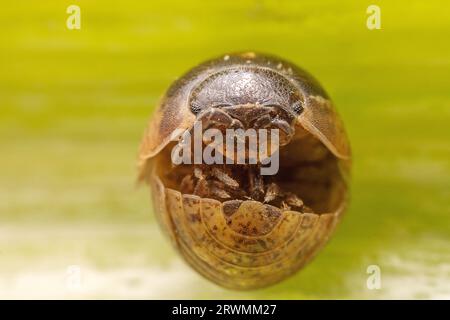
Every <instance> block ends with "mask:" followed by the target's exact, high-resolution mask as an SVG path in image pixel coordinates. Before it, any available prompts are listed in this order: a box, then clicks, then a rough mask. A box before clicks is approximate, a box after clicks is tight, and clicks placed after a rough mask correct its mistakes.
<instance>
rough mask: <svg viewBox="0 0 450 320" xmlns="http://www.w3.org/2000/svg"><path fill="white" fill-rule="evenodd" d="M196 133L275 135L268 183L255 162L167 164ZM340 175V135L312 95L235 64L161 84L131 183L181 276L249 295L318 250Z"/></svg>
mask: <svg viewBox="0 0 450 320" xmlns="http://www.w3.org/2000/svg"><path fill="white" fill-rule="evenodd" d="M196 122H201V123H202V125H203V127H202V130H206V128H215V129H217V130H220V131H221V132H225V131H226V130H227V129H242V130H247V129H251V128H253V129H255V130H256V129H258V130H259V129H268V130H273V129H278V130H279V147H278V149H277V150H278V157H279V168H278V171H277V172H276V174H272V175H262V174H261V170H259V169H260V168H261V166H262V163H260V162H259V160H258V161H257V163H256V164H255V163H244V164H242V163H236V162H233V163H230V164H228V163H225V164H217V163H213V164H206V163H204V162H196V161H191V162H190V163H189V161H188V162H187V163H174V161H173V152H174V151H173V150H174V149H176V148H177V146H180V144H181V143H182V142H183V141H184V143H185V135H186V133H187V132H190V133H191V132H192V131H193V127H194V123H196ZM201 132H202V133H203V132H205V131H201ZM258 132H259V131H258ZM194 140H195V138H194ZM203 143H204V141H202V144H203ZM274 154H275V152H274ZM350 163H351V162H350V147H349V143H348V140H347V136H346V133H345V130H344V127H343V124H342V122H341V120H340V118H339V116H338V114H337V113H336V110H335V108H334V106H333V104H332V102H331V101H330V98H329V97H328V95H327V94H326V92H325V91H324V89H323V88H322V87H321V86H320V84H319V83H318V82H317V81H316V80H315V79H314V78H313V77H312V76H311V75H309V74H308V73H307V72H305V71H304V70H302V69H300V68H299V67H297V66H295V65H294V64H292V63H290V62H287V61H285V60H283V59H280V58H278V57H274V56H269V55H264V54H256V53H253V52H245V53H236V54H229V55H225V56H221V57H219V58H217V59H213V60H210V61H207V62H205V63H202V64H200V65H199V66H197V67H195V68H193V69H192V70H191V71H189V72H188V73H187V74H185V75H184V76H183V77H181V78H180V79H178V80H176V81H175V82H174V83H173V84H172V86H171V87H170V88H169V89H168V91H167V92H166V94H165V96H164V97H163V98H162V100H161V101H160V104H159V108H158V109H157V111H156V113H155V114H154V116H153V117H152V119H151V121H150V124H149V126H148V128H147V130H146V132H145V135H144V138H143V142H142V144H141V149H140V156H139V171H140V172H139V178H140V180H142V181H145V182H146V183H148V184H149V185H150V188H151V191H152V196H153V206H154V211H155V213H156V216H157V218H158V221H159V223H160V225H161V226H162V228H163V230H164V231H165V233H166V234H167V235H168V236H169V238H170V239H171V241H172V243H173V245H174V246H175V248H176V249H177V251H178V252H179V253H180V254H181V256H182V257H183V258H184V260H185V261H186V262H187V263H188V264H189V265H191V266H192V268H194V269H195V270H196V271H198V272H199V273H200V274H201V275H203V276H204V277H206V278H207V279H209V280H211V281H213V282H215V283H217V284H219V285H221V286H223V287H227V288H233V289H254V288H260V287H265V286H269V285H271V284H274V283H277V282H279V281H281V280H283V279H285V278H287V277H288V276H290V275H292V274H294V273H295V272H296V271H298V270H299V269H301V268H302V267H303V266H304V265H305V264H306V263H308V262H309V261H310V260H311V259H312V258H313V257H314V255H315V254H316V253H317V252H318V251H319V249H320V248H321V247H322V246H323V245H324V244H325V243H326V242H327V240H328V239H329V237H330V236H331V234H332V233H333V231H334V229H335V226H336V224H337V223H338V222H339V220H340V218H341V216H342V214H343V212H344V210H345V208H346V204H347V199H348V176H349V170H350Z"/></svg>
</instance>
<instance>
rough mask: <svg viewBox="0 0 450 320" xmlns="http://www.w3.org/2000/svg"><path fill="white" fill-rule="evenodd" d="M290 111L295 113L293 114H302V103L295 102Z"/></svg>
mask: <svg viewBox="0 0 450 320" xmlns="http://www.w3.org/2000/svg"><path fill="white" fill-rule="evenodd" d="M292 110H293V111H294V112H295V114H297V115H300V114H301V113H302V112H303V102H301V101H295V102H294V104H293V105H292Z"/></svg>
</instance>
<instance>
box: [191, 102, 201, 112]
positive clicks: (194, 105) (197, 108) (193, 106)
mask: <svg viewBox="0 0 450 320" xmlns="http://www.w3.org/2000/svg"><path fill="white" fill-rule="evenodd" d="M201 110H202V107H201V106H200V105H199V104H198V103H197V102H192V103H191V111H192V113H193V114H198V113H199V112H200V111H201Z"/></svg>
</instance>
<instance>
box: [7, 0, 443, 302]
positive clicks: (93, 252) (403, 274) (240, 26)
mask: <svg viewBox="0 0 450 320" xmlns="http://www.w3.org/2000/svg"><path fill="white" fill-rule="evenodd" d="M77 4H78V5H79V6H80V7H81V19H82V20H81V30H68V29H67V28H66V24H65V20H66V18H67V14H66V12H65V11H66V7H67V6H68V3H67V2H64V1H40V2H32V1H12V2H7V3H2V6H1V7H2V9H1V10H0V23H1V28H0V146H1V147H0V150H1V155H0V172H1V178H0V298H17V297H25V298H28V297H33V298H50V297H59V298H78V297H86V298H151V299H153V298H160V299H162V298H188V299H190V298H209V299H214V298H273V299H304V298H306V299H309V298H328V299H330V298H331V299H335V298H337V299H341V298H375V299H381V298H443V297H447V298H449V297H450V247H449V240H450V223H449V222H450V143H449V141H450V130H449V126H450V90H449V87H450V78H449V74H450V42H449V41H448V39H449V38H450V22H449V19H448V17H449V16H450V5H449V4H448V2H446V1H377V4H378V5H379V6H380V7H381V19H382V20H381V24H382V29H381V30H372V31H371V30H368V29H367V28H366V18H367V14H366V8H367V6H368V5H370V4H371V2H364V1H362V2H361V1H321V2H320V4H319V2H318V1H175V2H174V1H160V2H156V1H146V2H145V1H95V2H94V1H87V0H82V1H77ZM241 50H257V51H262V52H267V53H272V54H276V55H279V56H282V57H284V58H286V59H289V60H291V61H293V62H295V63H297V64H298V65H299V66H301V67H303V68H305V69H306V70H308V71H309V72H311V73H312V74H313V75H314V76H316V77H317V78H318V79H319V80H320V82H321V83H322V84H323V86H324V87H325V88H326V89H327V90H328V92H329V94H330V95H331V97H332V98H333V99H334V101H335V103H336V105H337V107H338V110H339V112H340V114H341V115H342V118H343V120H344V122H345V124H346V127H347V130H348V133H349V136H350V140H351V143H352V148H353V154H354V167H353V183H352V202H351V206H350V209H349V211H348V212H347V214H346V216H345V218H344V220H343V223H342V224H341V226H340V228H339V229H338V231H337V233H336V234H335V236H334V237H333V239H332V241H331V242H330V243H329V245H328V246H327V247H326V248H325V250H323V251H322V252H321V253H320V254H319V255H318V257H317V258H316V259H315V260H314V261H313V263H311V264H310V265H309V266H308V267H307V268H305V269H304V270H302V271H301V272H299V273H298V274H297V275H296V276H294V277H292V278H290V279H288V280H287V281H284V282H282V283H280V284H278V285H276V286H273V287H270V288H267V289H264V290H258V291H250V292H233V291H228V290H224V289H222V288H219V287H217V286H215V285H214V284H211V283H209V282H207V281H206V280H203V279H202V278H200V276H198V275H197V274H196V273H194V272H193V271H192V270H190V269H189V268H188V267H187V266H186V265H184V263H183V262H182V261H181V259H180V258H179V257H178V256H177V255H176V254H175V252H174V251H173V250H172V249H171V248H170V246H169V243H168V241H167V240H166V239H164V238H163V236H162V235H161V233H160V232H159V229H158V228H157V226H156V225H155V221H154V217H153V214H152V212H151V207H150V203H149V199H150V197H149V195H148V189H146V188H136V187H135V176H136V170H135V169H136V168H135V164H136V155H137V149H138V145H139V142H140V139H141V134H142V133H143V130H144V127H145V126H146V123H147V120H148V118H149V115H150V113H151V111H152V109H153V108H154V106H155V104H156V103H157V100H158V97H160V96H161V95H162V94H163V92H164V90H165V88H166V87H167V86H168V85H169V84H170V83H171V82H172V81H173V80H174V79H175V78H176V77H177V76H179V75H181V74H182V73H183V72H185V71H186V70H187V69H189V68H190V67H192V66H194V65H196V64H197V63H199V62H201V61H203V60H205V59H207V58H210V57H214V56H217V55H220V54H222V53H226V52H231V51H241ZM369 265H378V266H379V267H380V269H381V284H382V287H381V289H379V290H369V289H368V288H367V286H366V280H367V278H368V276H369V275H368V274H367V273H366V269H367V267H368V266H369ZM70 266H75V269H73V267H72V268H71V267H70ZM77 268H79V269H77ZM73 270H79V271H80V272H81V273H80V279H81V286H80V287H78V286H77V285H75V286H74V285H70V284H71V283H72V284H73V283H74V282H73V281H74V279H75V282H76V272H75V273H74V272H73Z"/></svg>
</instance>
